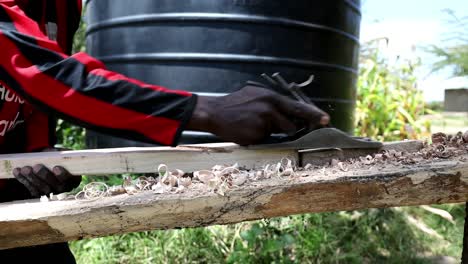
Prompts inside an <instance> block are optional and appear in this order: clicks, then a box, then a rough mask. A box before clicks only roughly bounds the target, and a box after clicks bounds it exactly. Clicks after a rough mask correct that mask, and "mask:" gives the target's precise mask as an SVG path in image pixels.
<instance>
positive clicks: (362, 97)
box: [355, 40, 430, 141]
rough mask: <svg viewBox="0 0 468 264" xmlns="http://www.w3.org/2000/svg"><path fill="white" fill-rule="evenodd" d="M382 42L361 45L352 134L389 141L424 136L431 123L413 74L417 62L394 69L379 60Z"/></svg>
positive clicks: (409, 62)
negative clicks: (424, 116)
mask: <svg viewBox="0 0 468 264" xmlns="http://www.w3.org/2000/svg"><path fill="white" fill-rule="evenodd" d="M382 41H383V40H375V41H371V42H369V43H366V44H364V48H363V54H362V57H361V63H360V64H361V65H360V75H359V80H358V97H357V103H356V117H355V120H356V126H355V127H356V129H355V134H356V135H359V136H366V137H370V138H375V139H378V140H385V141H392V140H401V139H419V138H422V137H427V136H428V133H429V132H430V124H429V123H428V121H427V120H422V119H420V117H421V116H422V115H424V114H425V102H424V98H423V94H422V92H421V91H420V90H418V89H417V87H416V81H417V79H416V77H415V75H414V71H415V69H416V67H417V66H418V65H419V61H415V62H413V61H406V62H403V63H399V64H397V65H396V66H394V65H390V64H389V63H388V60H386V59H383V58H381V56H380V53H379V47H381V45H382Z"/></svg>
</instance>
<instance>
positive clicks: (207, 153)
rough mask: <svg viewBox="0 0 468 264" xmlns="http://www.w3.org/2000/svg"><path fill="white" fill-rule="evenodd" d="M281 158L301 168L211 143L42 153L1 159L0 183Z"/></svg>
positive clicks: (274, 153) (411, 144) (263, 153)
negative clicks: (35, 170) (33, 175)
mask: <svg viewBox="0 0 468 264" xmlns="http://www.w3.org/2000/svg"><path fill="white" fill-rule="evenodd" d="M421 147H422V143H421V142H420V141H402V142H392V143H386V144H385V145H384V147H383V149H388V148H391V149H398V150H405V151H408V152H412V151H416V150H418V149H420V148H421ZM375 151H376V150H361V151H356V150H345V151H338V150H331V151H320V152H312V153H307V154H304V155H303V156H304V159H303V161H304V164H305V163H313V164H322V163H327V162H329V160H330V158H333V157H334V158H342V159H346V158H351V157H354V156H356V155H363V154H365V155H367V154H369V153H372V152H375ZM282 158H289V159H291V160H294V161H295V163H296V164H300V162H299V159H298V153H297V152H296V151H293V150H250V149H245V148H243V147H240V146H238V145H236V144H233V143H212V144H201V145H186V146H179V147H176V148H171V147H149V148H148V147H145V148H110V149H93V150H78V151H62V152H40V153H22V154H7V155H0V179H8V178H13V173H12V170H13V169H14V168H16V167H23V166H32V165H34V164H44V165H46V166H48V167H50V168H52V167H54V166H57V165H60V166H63V167H64V168H66V169H68V170H69V171H70V172H71V173H72V174H74V175H108V174H122V173H152V172H156V170H157V167H158V165H159V164H161V163H164V164H166V165H167V166H168V167H169V169H171V170H172V169H181V170H183V171H185V172H193V171H195V170H204V169H209V168H211V167H213V166H214V165H223V164H229V165H232V164H234V163H238V164H239V166H241V167H244V168H247V169H252V168H255V167H259V166H263V165H264V164H265V163H269V162H272V161H275V162H276V161H278V160H281V159H282Z"/></svg>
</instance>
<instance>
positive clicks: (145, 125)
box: [0, 4, 197, 145]
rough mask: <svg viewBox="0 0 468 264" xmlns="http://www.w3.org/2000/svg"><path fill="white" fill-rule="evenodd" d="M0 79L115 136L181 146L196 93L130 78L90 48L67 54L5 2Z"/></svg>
mask: <svg viewBox="0 0 468 264" xmlns="http://www.w3.org/2000/svg"><path fill="white" fill-rule="evenodd" d="M0 47H1V51H0V79H2V80H3V81H4V82H5V83H6V84H7V85H8V86H9V88H10V89H13V90H14V91H15V92H17V93H18V94H20V95H21V96H22V97H24V98H25V99H26V100H28V101H29V102H30V103H32V104H34V105H35V106H36V107H39V108H40V109H42V110H43V111H45V112H48V113H54V114H57V116H59V117H62V118H64V119H66V120H69V121H71V122H74V123H76V124H78V125H82V126H84V127H87V128H92V129H94V130H97V131H101V132H104V133H108V134H111V135H114V136H120V137H125V138H129V139H133V140H140V141H145V142H149V143H158V144H163V145H176V144H177V142H178V138H179V136H180V134H181V132H182V131H183V129H184V128H185V125H186V123H187V122H188V121H189V119H190V117H191V115H192V112H193V109H194V107H195V104H196V99H197V98H196V95H194V94H191V93H189V92H185V91H178V90H169V89H166V88H164V87H160V86H155V85H150V84H146V83H143V82H140V81H138V80H135V79H131V78H127V77H125V76H123V75H121V74H118V73H115V72H111V71H108V70H106V69H105V66H104V65H103V63H101V62H100V61H98V60H96V59H94V58H92V57H91V56H89V55H87V54H86V53H77V54H75V55H72V56H67V55H65V54H64V53H63V52H62V50H61V49H60V47H59V46H58V45H57V43H56V42H54V41H51V40H49V39H48V38H47V37H46V36H45V35H44V34H43V33H42V32H41V30H40V29H39V28H38V26H37V24H36V23H35V22H34V21H33V20H31V19H29V18H28V17H27V16H25V15H24V14H23V13H22V12H21V10H19V9H15V8H11V7H7V6H5V5H2V4H0Z"/></svg>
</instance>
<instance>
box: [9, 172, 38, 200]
mask: <svg viewBox="0 0 468 264" xmlns="http://www.w3.org/2000/svg"><path fill="white" fill-rule="evenodd" d="M13 176H15V179H16V180H18V181H19V182H20V183H21V184H22V185H23V186H24V187H25V188H26V189H27V190H28V191H29V193H30V194H31V196H32V197H39V196H40V192H39V190H38V189H37V188H36V186H34V185H33V184H32V183H31V182H30V181H29V180H28V179H27V178H26V176H24V175H23V174H22V173H21V168H15V169H14V170H13Z"/></svg>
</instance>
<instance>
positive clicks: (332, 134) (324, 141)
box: [247, 73, 383, 152]
mask: <svg viewBox="0 0 468 264" xmlns="http://www.w3.org/2000/svg"><path fill="white" fill-rule="evenodd" d="M262 77H263V78H264V79H265V80H266V81H267V82H268V83H269V85H264V84H262V83H257V82H251V81H249V82H247V83H248V84H252V85H257V86H259V85H260V86H262V87H265V88H268V87H271V86H273V87H274V88H275V89H281V90H283V92H287V93H289V94H290V95H292V96H293V97H294V98H295V99H296V100H298V101H300V102H302V103H304V104H313V102H312V101H311V100H310V98H309V97H308V96H307V95H305V94H304V93H303V92H302V88H304V87H306V86H308V85H310V84H311V83H312V82H313V80H314V76H313V75H311V76H310V78H309V79H308V80H307V81H306V82H304V83H301V84H297V83H294V82H293V83H288V82H286V80H284V79H283V77H281V75H280V74H279V73H275V74H273V75H272V76H271V77H270V76H268V75H266V74H262ZM382 146H383V144H382V142H378V141H373V140H371V139H369V138H363V137H354V136H350V135H348V134H347V133H345V132H343V131H341V130H339V129H337V128H333V127H323V128H318V129H315V130H310V129H308V128H307V127H304V128H302V129H300V130H298V132H296V134H295V135H292V136H285V135H271V136H270V137H268V138H266V139H265V140H264V141H263V142H261V143H260V144H257V145H250V146H247V148H249V149H295V150H299V151H300V152H306V151H314V150H327V149H367V150H370V149H380V148H381V147H382Z"/></svg>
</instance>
